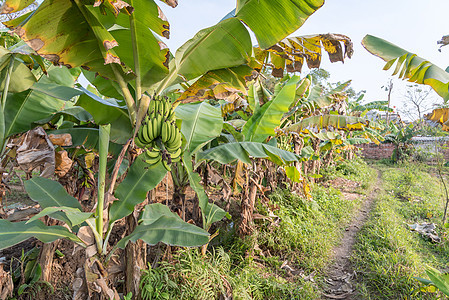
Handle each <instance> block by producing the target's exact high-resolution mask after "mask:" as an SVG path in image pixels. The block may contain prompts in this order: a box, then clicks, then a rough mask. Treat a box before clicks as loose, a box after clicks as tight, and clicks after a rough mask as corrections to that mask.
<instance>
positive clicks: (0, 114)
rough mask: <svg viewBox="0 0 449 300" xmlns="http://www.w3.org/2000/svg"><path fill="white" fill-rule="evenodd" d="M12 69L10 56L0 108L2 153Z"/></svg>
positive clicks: (12, 59)
mask: <svg viewBox="0 0 449 300" xmlns="http://www.w3.org/2000/svg"><path fill="white" fill-rule="evenodd" d="M13 67H14V54H11V61H10V62H9V66H8V70H7V73H6V80H5V86H4V88H3V92H2V106H1V111H0V142H1V145H0V146H1V147H0V150H1V152H2V153H3V148H4V145H5V138H6V137H5V127H6V124H5V105H6V100H7V98H8V89H9V83H10V82H11V74H12V69H13Z"/></svg>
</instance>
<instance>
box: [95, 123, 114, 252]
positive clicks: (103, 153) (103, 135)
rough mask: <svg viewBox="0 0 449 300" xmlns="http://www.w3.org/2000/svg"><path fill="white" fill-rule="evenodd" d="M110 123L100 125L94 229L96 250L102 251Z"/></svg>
mask: <svg viewBox="0 0 449 300" xmlns="http://www.w3.org/2000/svg"><path fill="white" fill-rule="evenodd" d="M110 131H111V124H108V125H100V147H99V148H100V151H99V156H100V163H99V169H98V203H97V210H96V217H97V218H96V221H95V225H96V230H97V232H98V234H99V236H100V241H99V244H97V248H98V252H99V253H102V248H103V225H104V224H103V210H104V191H105V186H106V163H107V161H108V147H109V133H110Z"/></svg>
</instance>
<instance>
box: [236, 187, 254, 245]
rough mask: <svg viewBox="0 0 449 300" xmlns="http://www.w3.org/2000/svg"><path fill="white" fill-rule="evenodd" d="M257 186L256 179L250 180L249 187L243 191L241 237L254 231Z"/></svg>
mask: <svg viewBox="0 0 449 300" xmlns="http://www.w3.org/2000/svg"><path fill="white" fill-rule="evenodd" d="M256 196H257V186H256V184H255V182H254V181H252V180H250V181H249V188H248V189H245V190H244V192H243V193H242V203H241V212H240V219H241V220H240V226H239V228H238V233H239V236H240V237H241V238H244V237H245V236H247V235H250V234H251V233H252V232H253V213H254V205H255V203H256Z"/></svg>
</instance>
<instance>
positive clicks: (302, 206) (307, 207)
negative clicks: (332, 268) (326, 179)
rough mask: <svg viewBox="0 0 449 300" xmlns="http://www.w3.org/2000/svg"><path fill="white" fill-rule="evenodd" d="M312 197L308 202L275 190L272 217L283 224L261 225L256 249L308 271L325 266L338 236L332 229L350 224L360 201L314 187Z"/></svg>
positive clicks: (267, 223) (272, 198) (294, 195)
mask: <svg viewBox="0 0 449 300" xmlns="http://www.w3.org/2000/svg"><path fill="white" fill-rule="evenodd" d="M312 196H313V200H312V201H310V200H307V199H305V198H303V197H301V196H299V195H296V194H292V193H290V191H289V190H277V191H276V192H275V193H273V194H272V195H271V196H270V198H271V200H272V201H273V203H274V204H275V205H277V206H279V210H277V211H276V212H275V214H276V215H277V216H279V218H280V219H281V220H282V221H281V222H280V223H279V225H278V226H270V223H269V222H266V221H264V223H263V224H261V225H260V228H259V233H258V236H257V243H258V244H259V246H261V247H265V248H269V249H270V253H272V254H273V255H280V256H283V257H286V258H288V259H291V260H293V261H294V262H295V263H296V264H298V265H299V266H300V267H302V268H306V269H309V270H314V269H321V268H323V267H324V266H325V265H326V264H327V263H328V258H329V256H330V254H331V250H332V248H333V247H334V246H335V245H336V243H337V242H338V239H339V237H340V235H341V231H339V230H335V228H336V227H338V226H340V224H342V223H344V222H345V221H348V220H349V217H350V216H351V212H352V211H353V209H354V208H355V207H357V206H358V205H359V204H360V203H361V200H362V198H361V197H360V198H359V199H357V200H355V201H346V200H345V199H344V198H343V197H341V194H340V192H339V191H337V190H335V189H333V188H323V187H320V186H314V188H313V192H312ZM263 209H264V208H263V207H260V208H259V210H260V211H262V212H263Z"/></svg>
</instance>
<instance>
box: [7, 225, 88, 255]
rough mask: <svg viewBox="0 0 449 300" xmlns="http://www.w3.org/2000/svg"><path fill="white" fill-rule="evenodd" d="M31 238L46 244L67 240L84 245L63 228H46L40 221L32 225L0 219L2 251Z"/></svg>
mask: <svg viewBox="0 0 449 300" xmlns="http://www.w3.org/2000/svg"><path fill="white" fill-rule="evenodd" d="M31 237H35V238H37V239H38V240H40V241H41V242H44V243H50V242H53V241H56V240H58V239H61V238H66V239H68V240H71V241H73V242H75V243H77V244H80V245H84V243H83V241H81V240H80V239H79V238H78V237H77V236H76V235H75V234H73V233H71V232H70V231H68V230H67V229H66V228H64V227H62V226H46V225H45V224H44V223H43V222H42V221H40V220H36V221H33V222H30V223H26V222H25V221H24V222H14V223H13V222H9V221H7V220H1V219H0V250H2V249H5V248H8V247H11V246H14V245H16V244H18V243H20V242H23V241H25V240H27V239H29V238H31Z"/></svg>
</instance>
